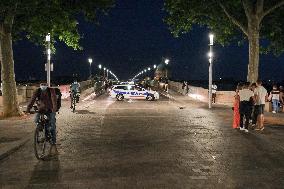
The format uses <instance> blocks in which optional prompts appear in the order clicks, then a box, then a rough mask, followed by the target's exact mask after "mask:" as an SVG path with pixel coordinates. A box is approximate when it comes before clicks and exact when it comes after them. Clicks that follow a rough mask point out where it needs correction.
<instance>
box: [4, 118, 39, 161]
mask: <svg viewBox="0 0 284 189" xmlns="http://www.w3.org/2000/svg"><path fill="white" fill-rule="evenodd" d="M33 128H34V124H33V121H32V119H31V116H23V117H18V118H9V119H5V120H0V160H1V159H4V158H6V157H7V156H9V155H10V154H11V153H13V152H14V151H16V150H17V149H19V148H20V147H21V146H22V145H24V144H25V143H26V142H28V141H29V140H31V139H32V132H33Z"/></svg>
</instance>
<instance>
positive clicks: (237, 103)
mask: <svg viewBox="0 0 284 189" xmlns="http://www.w3.org/2000/svg"><path fill="white" fill-rule="evenodd" d="M240 89H241V84H238V86H237V88H236V94H235V96H234V107H233V111H234V116H233V128H234V129H238V128H239V127H240V111H239V107H240V96H239V91H240Z"/></svg>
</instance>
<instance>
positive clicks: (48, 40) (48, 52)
mask: <svg viewBox="0 0 284 189" xmlns="http://www.w3.org/2000/svg"><path fill="white" fill-rule="evenodd" d="M45 41H46V42H47V64H46V80H47V85H48V86H49V87H50V76H51V74H50V71H51V65H50V60H51V50H50V33H48V34H47V35H46V36H45Z"/></svg>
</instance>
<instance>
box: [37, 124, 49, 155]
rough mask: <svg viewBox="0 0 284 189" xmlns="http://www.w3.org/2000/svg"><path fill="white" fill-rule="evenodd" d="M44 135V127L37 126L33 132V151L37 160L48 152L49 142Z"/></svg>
mask: <svg viewBox="0 0 284 189" xmlns="http://www.w3.org/2000/svg"><path fill="white" fill-rule="evenodd" d="M46 136H47V135H46V130H45V129H43V130H40V129H39V128H38V127H37V128H36V130H35V134H34V153H35V157H36V158H37V159H39V160H42V159H44V158H45V157H46V156H47V155H48V153H49V150H48V149H49V148H50V144H49V141H48V139H47V138H46Z"/></svg>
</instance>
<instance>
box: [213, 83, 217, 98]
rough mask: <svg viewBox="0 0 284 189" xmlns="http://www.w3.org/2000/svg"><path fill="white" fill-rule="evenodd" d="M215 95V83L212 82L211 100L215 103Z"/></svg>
mask: <svg viewBox="0 0 284 189" xmlns="http://www.w3.org/2000/svg"><path fill="white" fill-rule="evenodd" d="M216 96H217V85H216V84H215V83H213V85H212V102H213V103H216Z"/></svg>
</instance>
